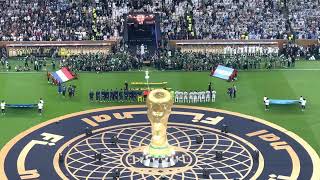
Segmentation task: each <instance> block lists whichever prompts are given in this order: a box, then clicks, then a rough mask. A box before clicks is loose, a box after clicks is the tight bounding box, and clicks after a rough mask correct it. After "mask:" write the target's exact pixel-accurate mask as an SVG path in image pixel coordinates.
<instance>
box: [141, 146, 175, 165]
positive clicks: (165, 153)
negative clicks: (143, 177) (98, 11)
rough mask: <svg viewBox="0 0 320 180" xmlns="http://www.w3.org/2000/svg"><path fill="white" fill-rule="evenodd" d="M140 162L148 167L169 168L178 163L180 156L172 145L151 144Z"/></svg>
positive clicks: (146, 148)
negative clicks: (158, 145) (157, 145)
mask: <svg viewBox="0 0 320 180" xmlns="http://www.w3.org/2000/svg"><path fill="white" fill-rule="evenodd" d="M140 162H141V163H142V164H143V165H144V166H146V167H152V168H167V167H172V166H174V165H176V164H177V162H178V157H177V156H176V154H175V151H174V148H173V147H172V146H169V145H166V146H164V147H154V146H151V145H149V146H147V147H145V149H144V152H143V157H141V159H140Z"/></svg>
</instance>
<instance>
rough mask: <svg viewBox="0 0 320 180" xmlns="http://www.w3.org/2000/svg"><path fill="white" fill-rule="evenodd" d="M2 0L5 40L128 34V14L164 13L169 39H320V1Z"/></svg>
mask: <svg viewBox="0 0 320 180" xmlns="http://www.w3.org/2000/svg"><path fill="white" fill-rule="evenodd" d="M285 2H286V1H275V0H249V1H247V0H219V1H216V0H204V1H196V0H189V1H185V0H162V1H160V0H156V1H150V0H144V1H142V0H129V1H119V0H112V1H106V0H95V1H93V0H92V1H88V0H82V1H69V0H59V1H52V0H44V1H36V0H31V1H26V0H15V1H11V0H2V1H0V17H1V18H0V39H1V40H4V41H49V40H50V41H51V40H52V41H71V40H106V39H114V38H119V37H120V36H122V34H123V29H124V28H123V26H124V14H126V13H130V12H132V11H146V12H156V13H159V14H160V18H161V31H162V32H163V35H164V36H165V37H167V38H168V39H285V38H288V37H290V36H291V34H293V35H294V37H295V38H299V39H302V38H306V39H317V38H319V37H320V33H319V32H320V29H319V28H320V8H319V1H313V0H304V1H298V0H293V1H289V2H288V3H285Z"/></svg>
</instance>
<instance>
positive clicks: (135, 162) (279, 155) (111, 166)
mask: <svg viewBox="0 0 320 180" xmlns="http://www.w3.org/2000/svg"><path fill="white" fill-rule="evenodd" d="M146 110H147V109H146V107H145V106H141V105H134V106H116V107H109V108H101V109H94V110H88V111H83V112H79V113H73V114H70V115H65V116H62V117H58V118H55V119H52V120H49V121H47V122H44V123H42V124H39V125H37V126H35V127H33V128H31V129H29V130H27V131H25V132H23V133H21V134H19V135H18V136H16V137H15V138H14V139H12V140H11V141H10V142H9V143H8V144H7V145H6V146H5V147H4V148H3V149H2V150H1V154H0V155H1V159H0V174H1V175H0V177H1V178H0V179H19V178H21V179H33V178H38V179H49V178H50V179H59V178H60V179H112V178H113V177H114V174H115V172H117V173H119V174H120V175H121V178H124V179H126V178H128V179H129V178H130V179H160V178H162V177H165V178H170V179H317V178H318V177H319V176H320V174H319V171H318V170H317V167H319V165H320V164H319V163H320V161H319V158H318V156H317V154H316V152H315V151H314V150H313V149H312V148H311V146H310V145H308V144H307V143H306V142H305V141H304V140H302V139H301V138H300V137H298V136H297V135H295V134H294V133H293V132H290V131H287V130H285V129H283V128H281V127H279V126H277V125H275V124H272V123H270V122H267V121H264V120H262V119H259V118H255V117H251V116H247V115H243V114H239V113H234V112H229V111H224V110H218V109H211V108H201V107H193V106H174V107H173V109H172V112H171V115H170V117H169V123H168V129H167V133H168V142H169V144H170V145H173V146H175V147H176V149H175V151H176V154H177V157H178V163H177V164H176V165H175V166H174V167H169V168H162V169H161V168H160V169H159V168H147V167H145V166H144V165H143V164H142V163H141V158H140V157H141V156H142V154H143V152H142V149H143V148H144V147H145V146H147V145H148V144H149V143H150V139H151V127H150V123H149V122H148V118H147V111H146ZM225 126H227V131H221V130H223V127H225ZM88 128H89V129H92V134H91V135H89V136H88V135H86V129H88ZM115 136H116V137H117V142H114V140H113V137H115ZM199 137H201V140H199ZM220 152H221V154H220ZM96 154H101V158H100V160H99V158H98V159H97V158H96V156H95V155H96ZM61 158H63V159H61ZM44 165H45V166H44ZM204 172H205V173H208V174H209V176H206V174H205V173H204Z"/></svg>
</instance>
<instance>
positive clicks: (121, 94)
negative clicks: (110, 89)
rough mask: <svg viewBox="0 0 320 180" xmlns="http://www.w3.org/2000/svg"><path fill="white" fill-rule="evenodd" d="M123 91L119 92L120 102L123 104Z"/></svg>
mask: <svg viewBox="0 0 320 180" xmlns="http://www.w3.org/2000/svg"><path fill="white" fill-rule="evenodd" d="M123 100H124V99H123V90H122V89H120V91H119V101H120V102H123Z"/></svg>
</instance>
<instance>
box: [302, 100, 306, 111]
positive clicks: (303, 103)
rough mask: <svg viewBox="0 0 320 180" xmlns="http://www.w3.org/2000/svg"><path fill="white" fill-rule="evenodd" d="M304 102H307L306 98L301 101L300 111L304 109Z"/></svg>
mask: <svg viewBox="0 0 320 180" xmlns="http://www.w3.org/2000/svg"><path fill="white" fill-rule="evenodd" d="M306 103H307V100H306V99H303V100H302V101H301V111H304V110H305V109H306Z"/></svg>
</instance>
